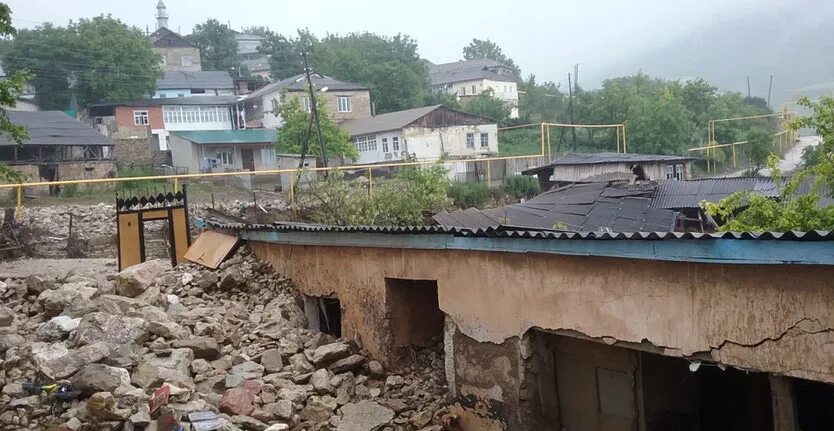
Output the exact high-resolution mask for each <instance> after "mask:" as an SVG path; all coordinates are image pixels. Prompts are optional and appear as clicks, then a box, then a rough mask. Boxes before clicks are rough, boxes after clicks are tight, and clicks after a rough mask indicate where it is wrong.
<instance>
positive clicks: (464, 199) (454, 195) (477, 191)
mask: <svg viewBox="0 0 834 431" xmlns="http://www.w3.org/2000/svg"><path fill="white" fill-rule="evenodd" d="M449 197H450V198H451V199H452V202H453V203H454V204H455V206H457V207H460V208H461V209H464V208H472V207H475V208H483V207H484V205H486V202H487V199H489V187H487V185H486V183H453V184H452V185H451V186H450V187H449Z"/></svg>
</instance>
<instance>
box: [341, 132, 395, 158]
mask: <svg viewBox="0 0 834 431" xmlns="http://www.w3.org/2000/svg"><path fill="white" fill-rule="evenodd" d="M370 136H376V150H367V151H361V150H360V151H359V158H358V159H357V160H356V162H355V163H356V164H368V163H384V162H396V161H401V160H403V159H404V158H405V157H406V154H407V153H406V152H405V144H404V141H403V137H402V131H401V130H393V131H388V132H381V133H377V134H376V135H365V137H366V138H367V137H370ZM395 137H396V138H397V139H398V140H399V143H400V148H399V151H394V138H395ZM356 138H357V137H354V138H353V139H352V140H353V142H354V145H356V143H355V142H356ZM383 138H384V139H387V140H388V152H387V153H386V152H385V151H383V148H382V139H383ZM357 149H358V147H357Z"/></svg>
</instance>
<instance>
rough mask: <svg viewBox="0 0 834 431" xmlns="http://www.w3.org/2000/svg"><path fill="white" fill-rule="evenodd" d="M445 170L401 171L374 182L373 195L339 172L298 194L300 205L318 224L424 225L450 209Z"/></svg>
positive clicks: (428, 168)
mask: <svg viewBox="0 0 834 431" xmlns="http://www.w3.org/2000/svg"><path fill="white" fill-rule="evenodd" d="M447 174H448V170H447V169H446V168H445V167H443V165H442V164H437V165H432V166H429V167H423V168H411V167H409V168H406V169H402V170H401V171H400V172H399V173H398V174H397V176H396V177H394V178H393V179H391V180H387V181H378V182H375V185H374V189H373V193H370V195H369V193H368V190H367V189H365V187H364V186H362V185H360V183H358V182H355V181H348V180H346V179H345V178H344V173H343V172H341V171H338V170H333V171H331V172H329V175H328V176H327V177H326V178H323V179H320V180H318V181H316V182H314V183H313V184H311V186H310V188H309V189H308V190H304V191H303V192H301V197H300V199H301V201H302V202H303V203H304V204H305V205H311V206H312V207H313V209H312V214H311V218H312V219H313V220H314V221H316V222H319V223H325V224H334V225H340V226H346V225H377V226H401V225H418V224H424V223H425V218H426V215H427V213H431V212H437V211H440V210H443V209H446V208H447V207H448V206H449V203H450V202H449V198H447V196H446V194H447V190H448V188H449V180H448V178H447Z"/></svg>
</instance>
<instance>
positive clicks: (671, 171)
mask: <svg viewBox="0 0 834 431" xmlns="http://www.w3.org/2000/svg"><path fill="white" fill-rule="evenodd" d="M674 168H675V167H674V166H672V165H666V179H667V180H671V179H672V178H675V171H674Z"/></svg>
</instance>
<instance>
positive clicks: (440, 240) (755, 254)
mask: <svg viewBox="0 0 834 431" xmlns="http://www.w3.org/2000/svg"><path fill="white" fill-rule="evenodd" d="M240 237H241V238H243V239H245V240H249V241H259V242H270V243H277V244H291V245H313V246H337V247H377V248H409V249H418V250H475V251H496V252H507V253H548V254H561V255H570V256H601V257H617V258H628V259H648V260H665V261H676V262H702V263H729V264H765V265H782V264H802V265H834V241H786V240H780V241H767V240H761V241H756V240H737V239H703V240H686V239H680V240H581V239H580V240H572V239H554V240H541V239H527V238H467V237H459V236H452V235H446V234H420V235H409V234H397V235H392V234H382V233H342V232H327V233H322V232H274V231H242V232H240Z"/></svg>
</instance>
